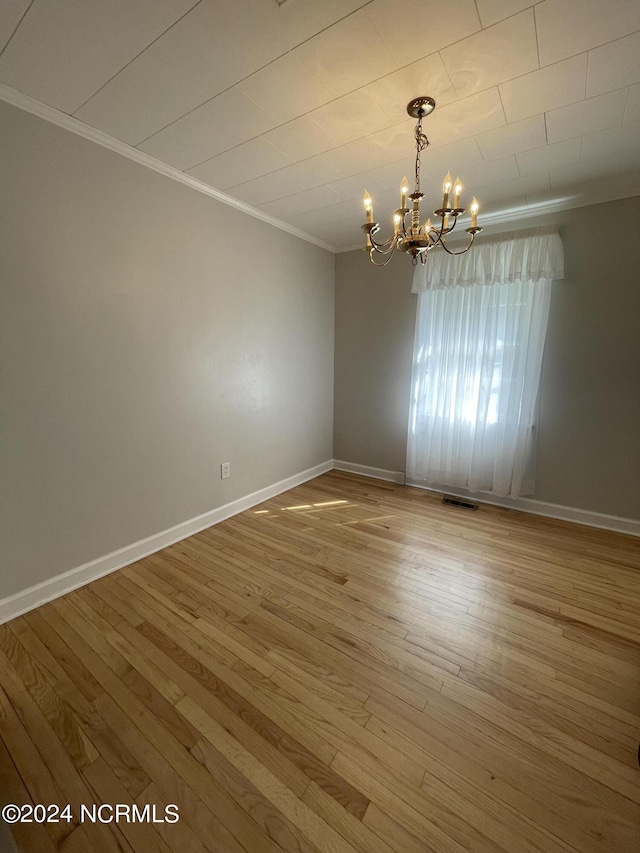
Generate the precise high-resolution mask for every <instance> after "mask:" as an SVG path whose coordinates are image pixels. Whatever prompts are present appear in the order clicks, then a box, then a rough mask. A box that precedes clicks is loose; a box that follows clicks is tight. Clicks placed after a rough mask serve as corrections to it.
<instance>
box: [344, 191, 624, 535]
mask: <svg viewBox="0 0 640 853" xmlns="http://www.w3.org/2000/svg"><path fill="white" fill-rule="evenodd" d="M550 222H556V223H557V224H558V225H559V227H560V234H561V237H562V241H563V244H564V250H565V279H564V281H562V282H556V283H555V284H554V285H553V296H552V302H551V313H550V317H549V328H548V333H547V343H546V347H545V355H544V364H543V372H542V380H541V400H540V429H539V441H538V464H537V474H536V481H537V482H536V493H535V498H536V499H537V500H541V501H548V502H550V503H556V504H561V505H564V506H572V507H578V508H581V509H586V510H591V511H594V512H603V513H609V514H612V515H619V516H622V517H626V518H636V519H637V518H640V273H639V270H640V240H638V236H637V227H638V222H640V198H638V197H635V198H628V199H624V200H621V201H616V202H609V203H607V204H602V205H593V206H591V207H583V208H577V209H574V210H569V211H563V212H561V213H557V214H554V215H553V216H545V217H538V218H535V219H530V220H527V221H521V222H518V223H514V224H513V225H512V226H509V230H511V229H512V228H513V229H515V228H520V227H522V228H524V227H528V226H531V225H537V224H540V225H541V224H545V223H550ZM490 230H491V231H497V230H499V229H497V228H495V227H494V228H492V229H487V233H490ZM503 230H504V226H503ZM479 239H480V238H479ZM411 278H412V268H411V265H410V264H409V263H408V260H407V258H405V257H399V258H394V259H393V260H392V261H391V263H390V264H389V266H387V267H385V268H384V269H381V270H379V269H375V268H373V267H372V266H371V264H370V263H369V261H368V260H367V257H366V255H365V254H364V252H348V253H344V254H341V255H338V256H337V259H336V349H335V423H334V457H335V458H336V459H341V460H345V461H348V462H356V463H359V464H362V465H370V466H373V467H377V468H386V469H390V470H393V471H404V469H405V453H406V436H407V415H408V405H409V385H410V379H411V358H412V346H413V334H414V325H415V312H416V304H417V297H416V296H412V295H411V293H410V289H411Z"/></svg>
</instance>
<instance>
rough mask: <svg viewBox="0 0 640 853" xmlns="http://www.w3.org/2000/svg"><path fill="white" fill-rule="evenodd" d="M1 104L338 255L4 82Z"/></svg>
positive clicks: (0, 90) (327, 245)
mask: <svg viewBox="0 0 640 853" xmlns="http://www.w3.org/2000/svg"><path fill="white" fill-rule="evenodd" d="M0 101H4V102H5V103H6V104H10V105H11V106H13V107H18V109H21V110H24V111H25V112H28V113H31V114H32V115H35V116H38V118H42V119H44V120H45V121H48V122H50V123H51V124H56V125H58V127H61V128H63V129H64V130H68V131H70V132H71V133H75V134H76V136H82V137H83V138H84V139H88V140H89V141H90V142H95V143H96V145H100V146H102V148H108V149H109V151H114V152H115V153H116V154H120V155H121V156H122V157H126V158H127V159H129V160H133V161H134V162H135V163H139V164H140V165H141V166H146V168H147V169H151V170H152V171H153V172H158V173H159V174H161V175H164V176H165V177H166V178H171V179H172V180H174V181H178V182H179V183H181V184H184V185H185V186H186V187H190V188H191V189H192V190H196V192H199V193H202V194H203V195H207V196H209V197H210V198H214V199H216V201H220V202H222V204H226V205H228V206H229V207H235V208H236V210H240V211H242V213H246V214H247V215H248V216H253V218H254V219H260V220H262V222H266V223H267V224H268V225H273V227H274V228H279V229H280V230H281V231H286V232H287V233H288V234H292V235H293V236H294V237H299V238H300V239H301V240H305V241H306V242H307V243H313V244H314V246H319V247H320V248H321V249H325V250H326V251H327V252H332V253H333V254H335V252H336V248H335V246H332V245H331V244H330V243H325V241H324V240H320V239H319V238H317V237H314V236H313V235H312V234H308V233H307V232H306V231H301V230H300V229H299V228H295V227H294V226H293V225H289V224H288V223H287V222H283V221H282V220H281V219H276V218H275V216H269V214H268V213H263V211H261V210H258V209H257V208H255V207H251V205H250V204H246V203H245V202H243V201H240V200H239V199H237V198H233V197H232V196H230V195H227V194H226V193H223V192H222V191H221V190H217V189H215V188H214V187H210V186H208V185H207V184H205V183H203V182H202V181H199V180H198V179H197V178H192V177H191V175H187V174H185V172H181V171H180V170H179V169H176V168H174V167H173V166H169V165H168V163H163V162H162V161H161V160H156V158H155V157H151V155H150V154H146V153H145V152H144V151H140V150H139V149H138V148H134V147H133V146H132V145H128V144H127V143H126V142H122V141H121V140H119V139H115V138H114V137H113V136H109V134H107V133H104V132H103V131H102V130H97V129H96V128H95V127H91V126H90V125H88V124H85V123H84V122H82V121H79V120H78V119H77V118H74V117H73V116H70V115H67V113H63V112H62V111H61V110H57V109H56V108H55V107H50V106H48V105H47V104H43V103H42V102H41V101H37V100H35V98H30V97H29V96H28V95H23V94H22V92H18V91H17V90H16V89H12V88H11V87H10V86H6V85H5V84H4V83H0Z"/></svg>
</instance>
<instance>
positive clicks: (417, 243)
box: [362, 95, 482, 267]
mask: <svg viewBox="0 0 640 853" xmlns="http://www.w3.org/2000/svg"><path fill="white" fill-rule="evenodd" d="M435 107H436V102H435V101H434V100H433V98H430V97H428V96H427V95H425V96H423V97H421V98H414V99H413V100H412V101H411V102H410V103H409V104H407V112H408V114H409V115H410V116H412V117H413V118H417V119H418V123H417V125H416V129H415V139H416V170H415V190H414V192H412V193H411V194H410V195H409V182H408V181H407V179H406V178H403V179H402V184H401V185H400V207H399V208H398V209H397V210H395V211H394V213H393V234H392V236H391V237H389V238H388V239H387V240H384V241H382V242H378V241H377V240H376V239H375V236H374V235H375V234H377V233H378V231H379V230H380V225H379V224H378V223H377V222H374V219H373V202H372V201H371V196H370V195H369V193H368V192H367V191H366V190H365V193H364V209H365V213H366V215H367V221H366V223H365V224H364V225H363V226H362V230H363V231H364V232H365V234H366V243H365V246H364V250H365V251H366V252H368V254H369V260H370V261H371V263H372V264H374V266H377V267H383V266H385V265H386V264H388V263H389V261H390V260H391V258H392V257H393V254H394V252H395V250H396V249H397V250H398V251H400V252H408V253H409V254H410V255H411V263H412V264H413V265H414V266H415V265H416V264H417V263H418V258H420V262H421V263H423V264H424V263H426V261H427V253H428V252H430V251H431V250H432V249H435V248H436V246H442V248H443V249H444V250H445V252H448V253H449V254H450V255H463V254H464V253H465V252H468V251H469V249H470V248H471V246H472V245H473V241H474V240H475V236H476V234H477V233H478V232H479V231H482V228H478V201H477V199H476V198H475V197H474V198H473V199H472V201H471V206H470V213H471V225H470V226H469V228H465V231H466V232H467V234H470V235H471V236H470V239H469V245H468V246H467V247H466V248H465V249H462V250H461V251H459V252H453V251H451V249H448V248H447V244H446V237H447V235H449V234H451V232H452V231H453V229H454V228H455V227H456V224H457V222H458V217H459V216H461V215H462V214H463V213H464V212H465V209H464V207H460V195H461V194H462V184H461V183H460V178H456V180H455V181H454V182H452V180H451V175H450V174H447V176H446V178H445V179H444V183H443V184H442V205H441V206H440V207H439V208H438V209H437V210H434V215H435V216H438V217H440V223H439V225H437V226H436V225H432V224H431V219H427V221H426V222H425V223H423V224H422V225H421V224H420V199H422V198H424V193H423V192H420V153H421V152H422V151H424V149H425V148H426V147H427V145H429V140H428V139H427V137H426V136H425V134H424V133H423V132H422V119H423V118H424V117H425V116H428V115H429V113H432V112H433V111H434V109H435ZM452 190H453V199H452V197H451V191H452ZM408 198H410V199H411V201H412V202H413V205H412V207H411V208H409V207H407V199H408ZM408 213H410V214H411V220H410V223H409V224H408V223H407V214H408ZM377 256H380V257H384V258H385V260H383V261H382V263H379V262H377V261H376V260H375V258H376V257H377Z"/></svg>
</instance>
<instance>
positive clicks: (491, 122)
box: [424, 89, 506, 145]
mask: <svg viewBox="0 0 640 853" xmlns="http://www.w3.org/2000/svg"><path fill="white" fill-rule="evenodd" d="M427 122H428V123H427ZM504 124H506V121H505V117H504V110H503V109H502V102H501V100H500V96H499V94H498V90H497V89H487V90H486V92H479V93H478V94H476V95H470V96H469V97H468V98H463V99H462V100H460V101H456V102H455V103H453V104H448V105H447V106H445V107H442V109H437V110H435V111H434V112H433V113H432V114H431V115H430V116H429V118H428V120H425V122H424V130H425V132H426V134H427V136H428V137H429V139H431V141H432V142H433V143H434V145H446V144H448V143H450V142H454V141H455V140H457V139H466V138H468V137H470V136H474V135H476V134H478V133H484V132H485V131H488V130H493V129H494V128H496V127H501V126H502V125H504Z"/></svg>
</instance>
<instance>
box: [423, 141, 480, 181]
mask: <svg viewBox="0 0 640 853" xmlns="http://www.w3.org/2000/svg"><path fill="white" fill-rule="evenodd" d="M482 162H483V161H482V154H481V153H480V149H479V148H478V146H477V144H476V141H475V139H463V140H462V141H461V142H453V143H451V145H444V146H442V148H429V149H427V150H426V151H425V152H423V154H422V168H421V171H422V174H423V175H425V174H426V175H429V176H431V177H435V178H437V179H438V181H439V182H441V181H442V179H443V178H444V176H445V175H446V174H447V172H451V174H452V175H460V176H461V177H462V174H463V172H464V171H465V169H467V168H468V167H469V166H477V165H478V163H482ZM409 177H411V176H409Z"/></svg>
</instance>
